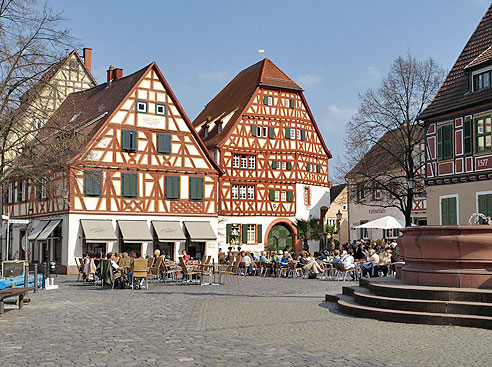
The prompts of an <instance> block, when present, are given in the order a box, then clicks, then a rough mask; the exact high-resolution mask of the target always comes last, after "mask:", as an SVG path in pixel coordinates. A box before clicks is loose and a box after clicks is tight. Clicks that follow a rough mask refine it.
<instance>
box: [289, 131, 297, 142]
mask: <svg viewBox="0 0 492 367" xmlns="http://www.w3.org/2000/svg"><path fill="white" fill-rule="evenodd" d="M290 138H291V139H292V140H295V138H296V129H290Z"/></svg>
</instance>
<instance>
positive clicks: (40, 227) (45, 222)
mask: <svg viewBox="0 0 492 367" xmlns="http://www.w3.org/2000/svg"><path fill="white" fill-rule="evenodd" d="M49 222H50V221H49V220H42V221H40V222H39V223H38V225H37V226H36V227H35V228H34V229H33V230H32V231H31V233H29V236H28V237H27V239H28V240H29V241H34V240H35V239H36V238H38V236H39V234H40V233H41V232H42V231H43V229H45V228H46V226H47V225H48V223H49Z"/></svg>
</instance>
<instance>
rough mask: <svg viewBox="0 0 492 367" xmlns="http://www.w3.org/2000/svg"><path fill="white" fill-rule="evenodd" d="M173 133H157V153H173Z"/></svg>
mask: <svg viewBox="0 0 492 367" xmlns="http://www.w3.org/2000/svg"><path fill="white" fill-rule="evenodd" d="M171 146H172V135H171V134H166V133H157V153H159V154H171Z"/></svg>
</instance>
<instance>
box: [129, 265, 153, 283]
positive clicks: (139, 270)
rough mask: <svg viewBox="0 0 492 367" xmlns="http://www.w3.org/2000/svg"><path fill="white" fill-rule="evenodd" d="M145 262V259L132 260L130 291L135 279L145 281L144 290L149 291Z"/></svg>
mask: <svg viewBox="0 0 492 367" xmlns="http://www.w3.org/2000/svg"><path fill="white" fill-rule="evenodd" d="M147 264H148V262H147V260H145V259H135V260H133V267H132V279H131V282H132V289H133V288H134V286H135V284H134V283H135V281H134V280H135V279H145V280H144V283H145V285H146V289H149V282H148V281H147V275H148V273H147Z"/></svg>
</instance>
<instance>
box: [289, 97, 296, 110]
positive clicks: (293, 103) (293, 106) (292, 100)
mask: <svg viewBox="0 0 492 367" xmlns="http://www.w3.org/2000/svg"><path fill="white" fill-rule="evenodd" d="M295 107H296V101H295V99H291V100H290V108H295Z"/></svg>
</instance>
